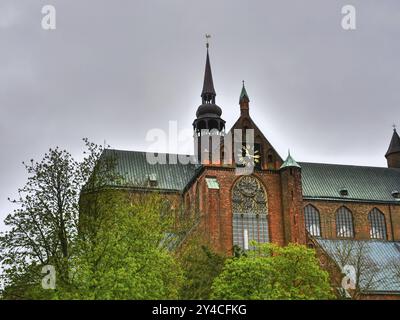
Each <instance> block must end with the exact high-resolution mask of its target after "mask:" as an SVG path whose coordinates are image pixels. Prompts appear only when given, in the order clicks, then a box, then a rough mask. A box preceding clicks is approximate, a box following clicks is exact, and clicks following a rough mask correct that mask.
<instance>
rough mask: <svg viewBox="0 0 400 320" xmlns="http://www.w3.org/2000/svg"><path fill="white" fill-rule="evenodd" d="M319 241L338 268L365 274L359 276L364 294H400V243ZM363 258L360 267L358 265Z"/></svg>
mask: <svg viewBox="0 0 400 320" xmlns="http://www.w3.org/2000/svg"><path fill="white" fill-rule="evenodd" d="M316 241H317V242H318V244H319V245H320V246H321V247H322V249H323V250H324V251H325V252H326V253H327V254H328V255H329V256H330V257H331V258H332V259H333V260H334V261H335V262H336V264H337V265H338V267H339V268H343V267H344V265H353V266H354V267H355V269H356V270H357V269H358V270H363V271H362V272H361V273H360V275H359V285H360V287H361V289H363V290H365V292H370V293H372V292H375V293H378V294H379V293H386V292H393V293H400V282H399V281H398V280H397V279H398V267H397V266H398V265H399V264H400V242H388V241H376V240H368V241H360V240H358V241H357V240H324V239H316ZM347 253H349V255H347ZM360 258H361V259H362V262H361V265H360V264H359V263H358V262H357V261H358V260H359V259H360ZM396 265H397V266H396ZM357 266H359V267H357Z"/></svg>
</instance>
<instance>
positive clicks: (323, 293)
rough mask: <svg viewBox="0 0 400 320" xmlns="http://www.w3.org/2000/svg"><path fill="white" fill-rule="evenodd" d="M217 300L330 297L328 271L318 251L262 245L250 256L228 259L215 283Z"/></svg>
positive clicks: (213, 296)
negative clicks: (319, 259)
mask: <svg viewBox="0 0 400 320" xmlns="http://www.w3.org/2000/svg"><path fill="white" fill-rule="evenodd" d="M211 297H212V298H213V299H251V300H258V299H261V300H270V299H289V300H292V299H330V298H333V294H332V289H331V288H330V285H329V276H328V273H327V272H325V271H323V270H322V269H321V268H320V267H319V264H318V261H317V259H316V256H315V251H314V250H312V249H308V248H306V247H305V246H302V245H297V244H289V245H288V246H286V247H280V246H277V245H275V244H263V245H258V246H257V249H256V250H255V251H249V252H247V256H244V255H243V256H241V257H239V258H232V259H229V260H227V261H226V263H225V266H224V269H223V271H222V273H221V274H220V275H219V276H218V277H217V278H216V279H215V280H214V283H213V285H212V295H211Z"/></svg>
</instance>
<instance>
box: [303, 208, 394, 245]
mask: <svg viewBox="0 0 400 320" xmlns="http://www.w3.org/2000/svg"><path fill="white" fill-rule="evenodd" d="M308 204H311V205H313V206H314V207H315V208H317V209H318V211H319V212H320V218H321V232H322V237H323V238H329V239H336V238H337V237H336V220H335V214H336V211H337V210H338V209H339V208H340V207H342V206H345V207H346V208H348V209H349V210H350V211H351V212H352V214H353V222H354V235H355V239H360V240H365V239H370V223H369V221H368V213H369V212H370V211H371V210H372V209H373V208H377V209H379V210H380V211H381V212H382V213H383V214H384V215H385V221H386V232H387V237H388V240H395V241H398V240H400V206H399V205H389V204H379V203H373V202H371V203H360V202H344V201H342V202H340V201H320V200H305V201H304V202H303V205H304V207H305V206H306V205H308Z"/></svg>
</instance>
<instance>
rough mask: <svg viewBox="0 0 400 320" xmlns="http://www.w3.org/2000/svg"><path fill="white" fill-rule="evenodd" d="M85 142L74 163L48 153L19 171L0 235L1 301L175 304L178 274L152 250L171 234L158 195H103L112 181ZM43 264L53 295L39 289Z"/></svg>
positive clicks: (110, 165) (108, 166) (166, 257)
mask: <svg viewBox="0 0 400 320" xmlns="http://www.w3.org/2000/svg"><path fill="white" fill-rule="evenodd" d="M85 143H86V147H87V152H85V156H84V159H83V160H82V161H80V162H78V161H76V160H74V159H73V157H72V156H71V154H69V153H68V152H67V151H65V150H59V149H58V148H56V149H50V150H49V153H47V154H46V155H45V156H44V158H43V159H42V160H41V161H40V162H34V161H33V160H32V161H31V163H30V164H29V165H26V169H27V171H28V174H29V178H28V182H27V184H26V185H25V187H24V188H22V189H20V190H19V194H20V197H19V199H18V200H17V201H14V202H15V203H16V204H19V208H18V209H16V210H15V211H14V212H13V213H12V214H10V215H9V216H8V217H7V218H6V221H5V222H6V224H7V226H8V227H9V230H8V231H7V232H5V233H4V234H1V236H0V250H1V251H0V263H1V266H2V269H3V275H2V280H3V286H4V289H3V290H2V292H1V294H2V298H3V299H172V298H177V297H178V290H179V288H180V284H181V282H182V273H181V271H180V267H179V265H178V264H177V263H176V262H175V259H174V257H173V256H172V255H171V253H170V252H168V251H167V250H166V249H165V248H163V247H162V246H161V245H160V243H162V240H163V239H164V237H165V235H166V233H167V232H171V227H172V213H171V211H170V210H169V211H168V210H167V211H168V212H166V210H165V202H164V201H163V199H161V197H160V196H158V195H148V196H144V195H142V196H133V195H129V193H128V192H126V191H116V190H115V189H114V190H111V189H109V188H107V187H108V186H109V185H110V184H111V185H112V182H113V181H115V180H117V179H118V177H117V176H116V174H115V173H114V172H115V171H114V170H113V169H114V165H115V161H114V159H104V158H102V156H101V154H102V151H103V148H101V147H99V146H97V145H95V144H93V143H89V142H88V141H87V140H85ZM82 190H83V192H81V191H82ZM161 212H162V213H163V214H162V217H161V215H160V213H161ZM44 265H52V266H54V267H55V270H56V290H43V288H42V286H41V284H42V279H43V277H44V276H45V274H42V273H41V271H42V267H43V266H44Z"/></svg>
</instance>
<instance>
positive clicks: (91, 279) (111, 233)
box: [56, 190, 182, 299]
mask: <svg viewBox="0 0 400 320" xmlns="http://www.w3.org/2000/svg"><path fill="white" fill-rule="evenodd" d="M104 193H106V194H108V196H107V199H108V200H107V202H106V204H103V207H102V212H100V216H101V217H102V218H101V220H102V223H101V224H100V225H99V228H98V230H97V232H96V233H95V234H92V235H91V237H90V239H88V238H85V240H83V241H80V243H79V244H78V247H79V250H78V251H77V254H76V256H75V257H73V259H72V260H71V262H70V270H69V274H70V282H69V284H68V286H65V287H61V288H58V289H57V291H56V297H57V298H59V299H177V298H178V291H179V288H180V285H181V283H182V273H181V270H180V267H179V265H178V263H177V262H176V261H175V260H174V257H173V255H172V254H171V253H170V252H169V251H168V248H166V247H165V246H162V244H163V243H165V242H164V241H163V240H164V239H165V237H166V235H168V233H169V232H170V231H171V228H172V220H173V215H172V214H165V212H164V214H162V215H161V214H160V213H161V212H162V210H163V205H164V204H163V199H162V197H161V196H159V195H157V194H142V195H140V196H136V195H130V196H127V194H126V192H120V191H112V190H111V191H110V190H105V191H104ZM111 198H112V199H114V201H113V202H111V201H110V199H111ZM97 218H98V216H97V217H96V220H97ZM89 221H90V219H89V220H85V223H89Z"/></svg>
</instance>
